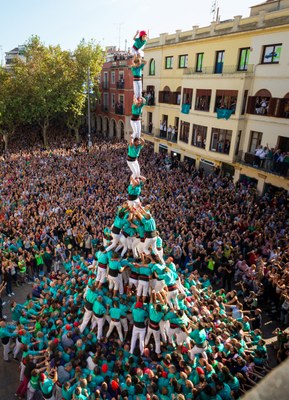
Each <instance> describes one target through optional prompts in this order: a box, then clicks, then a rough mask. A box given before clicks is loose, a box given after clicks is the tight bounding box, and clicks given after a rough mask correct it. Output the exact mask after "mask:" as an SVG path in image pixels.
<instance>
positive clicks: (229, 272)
mask: <svg viewBox="0 0 289 400" xmlns="http://www.w3.org/2000/svg"><path fill="white" fill-rule="evenodd" d="M61 142H62V143H61ZM63 143H64V144H63ZM19 147H20V145H19V144H15V145H14V148H15V150H13V146H12V150H11V151H10V152H9V153H6V154H5V155H3V156H2V157H1V159H0V173H1V176H2V177H3V178H2V181H1V183H0V193H1V209H0V223H1V234H0V262H1V264H0V265H1V275H0V276H1V278H0V279H1V281H2V283H1V286H0V293H1V292H2V298H3V300H4V302H5V301H6V302H8V301H10V304H11V310H12V316H13V321H12V322H8V321H7V322H5V318H4V317H3V316H2V315H0V317H1V319H2V321H1V322H0V338H1V339H2V345H3V349H4V360H5V361H10V359H9V357H10V356H9V351H10V349H11V347H10V346H11V344H12V342H13V343H14V342H15V346H14V348H13V358H14V359H16V360H17V359H20V358H21V364H20V365H21V369H20V370H21V375H20V381H21V383H20V386H19V387H18V389H17V391H16V395H17V396H18V397H19V398H24V397H25V396H27V399H32V398H33V396H36V397H37V396H39V395H40V396H43V398H51V399H57V400H58V399H62V398H63V399H129V400H130V399H137V400H142V399H154V400H158V399H160V400H169V399H178V400H183V399H200V400H203V399H212V400H213V399H223V400H227V399H237V398H239V397H240V396H241V395H242V393H244V392H245V391H246V390H247V389H248V388H250V387H252V386H253V385H255V383H256V382H258V381H259V380H260V379H262V377H263V376H264V375H265V374H266V373H267V372H268V371H269V370H270V369H271V365H270V364H271V363H270V360H269V359H268V354H267V348H266V345H265V341H264V340H263V338H262V327H263V326H262V315H263V314H264V312H265V311H267V313H268V314H270V317H272V318H275V319H276V320H278V321H279V322H278V323H279V326H280V328H279V329H277V330H276V332H275V333H276V335H277V336H278V341H277V360H278V362H281V361H283V360H284V359H285V358H287V356H288V354H289V353H288V349H289V337H288V336H287V334H286V332H285V331H284V328H285V327H286V326H287V325H288V311H289V291H288V283H289V282H288V279H289V248H288V234H289V225H288V221H289V218H288V216H289V215H288V199H287V194H286V192H284V191H280V192H279V193H267V194H265V195H264V196H262V197H259V196H258V194H257V192H256V189H255V188H254V187H250V186H248V185H244V184H242V183H237V184H236V185H235V184H234V183H233V182H232V179H231V178H230V177H227V176H222V175H221V173H220V172H219V171H217V173H216V174H211V175H209V176H203V175H200V174H199V173H198V172H197V171H195V170H194V169H193V168H192V167H191V166H190V165H189V164H188V163H186V162H183V163H181V162H178V161H175V162H174V163H173V164H171V163H170V160H169V158H168V157H167V156H166V155H162V154H154V153H153V150H152V149H151V148H150V147H149V145H146V146H145V148H144V149H143V150H142V153H141V157H140V164H141V170H142V174H143V175H144V176H145V177H146V182H145V184H144V187H143V189H142V193H141V202H142V204H143V206H146V205H148V204H149V205H150V211H151V214H152V215H153V216H154V218H155V220H156V222H157V229H158V231H159V235H160V237H161V238H162V240H163V250H164V256H163V257H164V259H165V268H166V270H167V271H169V270H172V269H173V270H174V269H175V270H176V271H177V274H178V293H177V298H176V300H175V302H174V303H173V304H171V303H170V302H168V301H166V296H165V292H166V291H167V289H166V288H164V292H163V293H162V295H160V296H156V293H155V292H154V291H152V292H151V294H150V295H148V296H147V297H146V296H145V297H146V298H139V297H140V296H138V293H137V291H136V290H135V287H134V286H133V285H131V284H130V283H129V277H128V276H127V277H126V274H127V273H128V275H129V273H131V272H132V271H133V267H134V266H135V265H136V262H139V260H136V259H134V258H133V257H132V254H130V253H129V252H128V253H127V254H126V255H125V256H124V257H122V258H121V257H120V255H119V254H118V255H115V254H114V255H113V256H112V257H113V258H115V257H118V259H119V262H120V263H121V265H122V266H123V265H125V266H126V267H127V266H128V268H126V269H125V270H124V272H122V273H123V277H122V282H123V286H124V287H123V291H122V290H120V288H118V293H117V296H116V297H114V295H115V293H113V292H112V290H110V287H109V286H108V285H107V283H104V284H100V283H99V281H97V274H98V269H99V268H100V266H99V264H100V262H99V261H98V257H99V254H100V253H101V255H102V256H104V255H105V254H106V253H105V248H103V247H102V246H103V245H106V244H107V242H105V241H104V232H105V229H106V228H108V227H111V226H112V224H113V221H114V217H115V214H116V209H117V207H118V206H119V205H121V204H123V203H124V202H125V201H126V200H127V186H128V184H129V171H128V169H127V168H126V161H125V154H126V144H125V143H118V142H105V141H97V142H96V143H95V144H94V145H93V146H92V147H91V148H89V149H88V148H87V147H86V146H85V145H78V146H75V145H73V144H72V142H71V141H67V140H64V139H63V138H62V139H60V138H58V139H55V140H54V141H53V142H51V143H50V148H49V149H44V148H41V146H37V144H35V143H34V146H33V147H32V148H29V147H25V145H23V144H22V147H20V150H19ZM105 240H108V241H109V235H108V237H107V238H106V239H105ZM151 262H153V260H151ZM63 268H64V270H63ZM121 271H122V270H121ZM27 283H31V289H32V294H31V297H29V298H28V299H27V302H26V303H25V304H22V305H20V304H17V303H16V302H14V301H12V300H13V296H14V291H16V290H19V289H18V288H17V287H16V286H18V285H19V286H21V285H24V284H27ZM14 286H15V288H14ZM91 299H93V300H91ZM89 300H91V303H92V304H93V307H94V308H93V309H92V310H89V306H88V304H87V302H88V303H89ZM1 301H2V300H1ZM101 307H103V308H101ZM151 307H153V308H154V310H152V309H151ZM4 309H5V308H4ZM117 310H119V311H117ZM0 312H2V304H1V303H0ZM141 312H143V315H144V316H145V321H147V318H146V317H149V321H150V322H149V325H148V326H147V325H146V322H145V328H144V329H145V330H144V332H145V334H148V333H149V329H154V328H153V327H152V326H151V322H152V317H151V312H152V313H153V315H156V314H158V316H159V317H160V320H159V321H158V322H159V327H156V326H155V330H156V331H158V332H159V335H160V341H159V338H158V337H157V336H156V335H154V334H153V335H152V337H150V338H148V336H146V340H145V341H144V343H143V340H142V339H143V338H142V336H141V335H140V336H139V339H140V340H139V344H138V345H136V344H137V342H136V343H134V344H133V345H132V343H131V338H132V337H133V335H134V330H136V329H135V328H138V326H137V324H136V322H138V321H136V318H135V314H137V313H141ZM100 320H101V322H100ZM114 328H116V330H114ZM140 329H141V328H140ZM152 333H153V332H152ZM3 339H4V340H3ZM158 341H159V343H158ZM158 345H160V348H158Z"/></svg>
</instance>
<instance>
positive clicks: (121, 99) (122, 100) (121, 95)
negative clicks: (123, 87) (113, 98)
mask: <svg viewBox="0 0 289 400" xmlns="http://www.w3.org/2000/svg"><path fill="white" fill-rule="evenodd" d="M119 102H120V103H121V104H124V95H123V94H120V95H119Z"/></svg>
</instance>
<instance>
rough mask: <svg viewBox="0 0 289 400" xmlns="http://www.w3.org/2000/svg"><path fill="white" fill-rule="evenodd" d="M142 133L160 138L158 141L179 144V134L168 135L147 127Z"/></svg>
mask: <svg viewBox="0 0 289 400" xmlns="http://www.w3.org/2000/svg"><path fill="white" fill-rule="evenodd" d="M142 132H143V133H145V134H147V135H150V136H153V137H155V138H158V139H163V140H166V141H168V142H172V143H177V134H176V133H175V134H174V135H172V134H170V135H168V134H167V132H164V131H162V132H161V131H160V129H155V128H153V127H150V126H145V125H143V126H142Z"/></svg>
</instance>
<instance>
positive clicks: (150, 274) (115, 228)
mask: <svg viewBox="0 0 289 400" xmlns="http://www.w3.org/2000/svg"><path fill="white" fill-rule="evenodd" d="M146 39H147V34H146V32H145V31H141V32H137V33H136V35H135V37H134V40H135V43H134V45H133V48H132V52H133V57H134V58H133V64H132V67H131V70H132V74H133V89H134V98H133V104H132V118H131V126H132V131H133V132H132V135H131V137H130V141H129V144H128V148H127V165H128V167H129V169H130V171H131V176H130V181H129V186H128V188H127V194H128V197H127V201H125V202H124V203H123V204H122V205H120V206H119V207H118V208H117V212H116V215H115V218H114V222H113V224H112V226H111V227H106V228H105V229H104V240H103V245H104V246H103V248H102V249H100V251H99V252H98V253H97V255H96V257H97V262H98V264H97V265H98V268H97V276H96V279H95V283H94V285H95V288H94V289H92V292H91V290H90V289H89V290H88V291H87V294H86V300H87V302H86V311H85V315H84V318H83V321H82V324H81V326H80V330H81V331H82V332H83V331H84V329H85V328H86V326H87V324H88V322H89V320H90V318H92V319H93V322H92V328H94V327H95V326H96V325H98V337H101V336H102V327H103V323H104V320H103V318H102V319H101V322H100V318H99V317H98V316H100V315H102V314H101V312H99V311H100V310H102V308H101V307H99V308H97V309H95V304H97V305H98V303H97V302H96V303H95V302H93V300H94V297H95V296H96V295H97V293H99V290H101V289H102V287H103V284H104V283H105V282H106V281H107V280H108V283H109V290H110V292H111V293H112V294H113V298H114V299H115V300H116V305H115V306H114V307H112V308H111V309H110V317H111V319H110V322H109V325H110V326H109V330H108V332H107V335H106V336H107V337H109V336H110V334H111V333H112V331H113V330H114V329H115V328H116V329H117V331H118V334H119V338H120V340H121V341H122V340H123V339H124V338H125V336H126V333H127V332H128V326H127V323H125V321H127V318H126V316H127V315H122V314H121V312H120V311H119V310H120V309H121V308H119V307H118V304H117V302H118V301H122V299H123V296H125V295H126V293H128V292H129V293H131V294H133V296H135V300H136V301H135V302H134V304H133V305H132V306H131V310H130V311H131V314H132V318H131V322H132V323H133V332H132V340H131V347H130V352H131V353H133V351H134V349H135V344H136V341H137V339H139V347H140V352H141V353H143V351H144V346H145V344H146V343H148V341H149V338H150V336H151V335H153V336H154V339H155V351H156V353H157V354H160V353H161V348H160V335H161V334H162V336H164V338H163V340H164V341H166V333H165V331H166V332H167V333H169V332H168V331H169V329H171V330H172V331H171V335H173V334H174V333H177V331H176V329H177V328H179V326H178V325H177V326H173V324H171V325H172V326H169V321H168V320H166V318H165V314H167V311H169V310H170V309H174V310H176V311H177V310H178V309H179V301H178V295H179V294H182V295H184V294H185V291H184V288H183V286H182V284H181V283H180V279H179V277H178V274H177V272H176V267H175V264H174V263H173V262H172V261H173V260H172V259H171V258H168V259H167V260H166V262H165V260H164V258H163V247H162V239H161V237H160V235H159V232H158V231H157V226H156V221H155V219H154V217H153V215H152V213H151V211H150V206H149V205H145V206H144V205H143V204H142V203H141V200H140V195H141V191H142V188H143V186H144V184H145V181H146V178H145V177H144V176H142V175H141V171H140V166H139V162H138V158H139V156H140V152H141V149H142V148H143V146H144V140H143V138H142V137H141V114H142V109H143V107H144V106H145V104H146V100H145V98H144V97H142V71H143V68H144V66H145V64H146V62H145V60H144V59H143V47H144V45H145V43H146ZM130 252H131V253H132V254H131V255H132V256H130V255H129V253H130ZM93 292H94V293H93ZM93 304H94V305H93ZM92 309H93V313H92ZM102 311H103V310H102ZM179 311H180V314H182V313H181V310H179ZM95 315H97V316H96V317H95ZM174 317H175V318H181V317H182V316H181V315H180V316H178V317H176V315H174ZM172 319H173V318H172ZM147 321H148V326H147ZM181 322H182V321H181ZM185 322H186V321H185ZM185 322H184V323H185ZM187 322H188V321H187ZM170 323H171V321H170ZM181 324H182V323H181ZM99 325H100V326H99ZM165 327H166V329H165ZM173 330H175V331H174V332H173ZM179 331H180V332H179V333H180V334H183V330H182V329H179ZM123 333H124V334H123ZM181 341H183V338H182V339H181Z"/></svg>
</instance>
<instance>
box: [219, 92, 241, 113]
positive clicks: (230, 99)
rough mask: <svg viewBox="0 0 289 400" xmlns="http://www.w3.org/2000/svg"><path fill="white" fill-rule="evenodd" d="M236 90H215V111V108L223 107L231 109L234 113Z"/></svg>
mask: <svg viewBox="0 0 289 400" xmlns="http://www.w3.org/2000/svg"><path fill="white" fill-rule="evenodd" d="M237 97H238V90H217V92H216V103H215V112H216V111H217V108H224V109H226V110H233V112H232V114H235V110H236V105H237Z"/></svg>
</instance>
